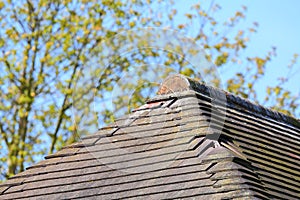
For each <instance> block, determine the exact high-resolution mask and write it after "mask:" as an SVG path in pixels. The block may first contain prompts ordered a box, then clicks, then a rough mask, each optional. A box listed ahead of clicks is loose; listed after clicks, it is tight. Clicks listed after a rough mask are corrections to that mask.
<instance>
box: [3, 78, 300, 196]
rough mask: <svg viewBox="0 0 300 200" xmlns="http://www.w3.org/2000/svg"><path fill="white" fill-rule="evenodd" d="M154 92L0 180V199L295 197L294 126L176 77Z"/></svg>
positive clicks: (299, 178) (299, 163)
mask: <svg viewBox="0 0 300 200" xmlns="http://www.w3.org/2000/svg"><path fill="white" fill-rule="evenodd" d="M171 83H172V84H171ZM173 83H175V84H173ZM159 93H160V94H159V95H158V96H156V97H154V98H153V99H151V100H149V101H148V103H147V104H145V105H143V106H141V107H140V108H137V109H135V110H133V113H131V114H129V115H126V116H124V117H121V118H119V119H118V120H116V122H115V123H113V124H111V125H109V126H108V127H104V128H102V129H100V130H99V131H98V132H97V133H95V134H92V135H89V136H86V137H84V138H83V139H82V140H81V141H79V142H78V143H74V144H72V145H69V146H67V147H65V148H63V149H62V150H61V151H58V152H57V153H55V154H53V155H49V156H47V157H46V160H44V161H41V162H39V163H37V164H36V165H33V166H32V167H29V168H28V169H27V170H26V171H25V172H22V173H20V174H18V175H16V176H14V177H12V178H11V179H10V180H8V181H6V182H5V183H3V184H1V185H0V199H27V198H28V199H70V198H74V199H76V198H77V199H87V198H88V199H120V198H126V199H145V198H147V199H191V198H192V199H299V198H300V188H299V185H300V145H299V144H300V123H299V122H298V121H297V120H295V119H293V118H291V117H288V116H285V115H283V114H281V113H277V112H274V111H272V110H269V109H266V108H264V107H262V106H260V105H256V104H253V103H251V102H249V101H247V100H244V99H242V98H240V97H237V96H234V95H232V94H229V93H227V92H225V91H222V90H219V89H215V88H212V87H210V86H206V85H204V84H201V83H197V82H195V81H193V80H191V79H189V78H185V77H183V76H180V75H175V76H174V77H170V78H169V79H167V80H166V81H165V82H164V83H163V85H162V87H161V88H160V90H159ZM224 97H226V99H225V100H226V101H225V103H224V102H221V101H218V98H220V99H221V100H224ZM222 98H223V99H222Z"/></svg>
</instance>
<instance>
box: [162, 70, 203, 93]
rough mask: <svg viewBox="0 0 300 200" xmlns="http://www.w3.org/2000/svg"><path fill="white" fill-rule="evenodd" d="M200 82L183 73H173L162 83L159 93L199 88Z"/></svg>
mask: <svg viewBox="0 0 300 200" xmlns="http://www.w3.org/2000/svg"><path fill="white" fill-rule="evenodd" d="M199 84H200V83H199V82H197V81H195V80H193V79H191V78H188V77H186V76H184V75H182V74H172V75H170V76H168V77H167V78H166V79H165V80H164V81H163V83H162V84H161V86H160V88H159V90H158V92H157V94H159V95H164V94H170V93H174V92H182V91H187V90H197V85H199Z"/></svg>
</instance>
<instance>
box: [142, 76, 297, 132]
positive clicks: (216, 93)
mask: <svg viewBox="0 0 300 200" xmlns="http://www.w3.org/2000/svg"><path fill="white" fill-rule="evenodd" d="M191 90H192V91H194V92H196V93H200V94H204V95H206V96H209V97H210V98H212V99H213V101H214V103H215V104H217V105H220V104H221V105H223V106H225V107H226V106H229V107H232V108H235V109H238V110H241V109H245V110H247V111H249V112H251V113H252V114H254V115H257V114H259V115H261V116H264V117H268V118H271V119H274V120H276V121H279V122H283V123H286V124H290V125H292V126H294V127H297V128H300V121H299V120H298V119H296V118H295V117H292V116H288V115H286V114H283V113H281V112H279V111H275V110H272V109H271V108H267V107H265V106H262V105H260V104H258V103H255V102H253V101H251V100H249V99H245V98H243V97H240V96H238V95H235V94H232V93H230V92H228V91H225V90H223V89H220V88H216V87H213V86H210V85H207V84H205V83H204V82H201V83H200V82H198V81H197V80H194V79H192V78H189V77H186V76H184V75H182V74H175V75H170V76H168V77H167V78H166V79H165V80H164V82H163V83H162V84H161V86H160V88H159V90H158V92H157V94H158V96H156V97H154V98H152V99H150V100H149V101H147V102H148V103H151V102H153V101H158V100H161V99H165V98H172V97H173V98H174V96H178V95H179V96H180V93H182V92H187V91H191ZM222 101H223V102H222ZM224 101H225V102H224ZM220 102H221V103H220Z"/></svg>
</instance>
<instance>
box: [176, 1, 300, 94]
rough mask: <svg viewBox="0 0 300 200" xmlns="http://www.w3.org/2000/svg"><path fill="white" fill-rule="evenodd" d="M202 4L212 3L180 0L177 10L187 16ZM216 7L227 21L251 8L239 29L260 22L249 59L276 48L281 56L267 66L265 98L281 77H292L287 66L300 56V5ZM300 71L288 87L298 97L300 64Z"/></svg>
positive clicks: (222, 3)
mask: <svg viewBox="0 0 300 200" xmlns="http://www.w3.org/2000/svg"><path fill="white" fill-rule="evenodd" d="M198 2H200V3H201V4H202V5H204V6H205V4H207V3H210V2H211V1H205V0H203V1H199V0H198V1H196V0H191V1H183V0H180V1H176V7H177V8H178V9H179V10H180V12H182V13H183V12H186V11H188V10H189V8H190V6H191V5H193V4H195V3H198ZM215 3H218V4H219V5H220V6H221V7H222V9H221V10H220V11H219V13H218V14H219V15H220V16H221V17H224V18H225V19H226V18H228V17H230V16H232V14H233V13H235V11H237V10H238V9H240V8H241V6H242V5H245V6H247V8H248V9H247V12H246V19H245V20H244V21H242V22H241V24H240V26H239V27H249V26H251V24H252V23H253V22H258V24H259V27H258V31H257V33H255V34H253V35H252V36H251V38H250V43H249V45H248V46H247V49H246V50H245V52H244V54H245V56H255V55H256V56H264V55H266V53H267V52H268V51H269V50H270V49H271V48H272V47H273V46H275V47H276V52H277V56H276V57H275V58H274V59H273V60H272V61H271V62H270V63H269V64H268V65H267V68H266V69H267V71H266V76H265V77H264V79H263V80H262V81H260V82H259V85H260V86H261V87H259V88H258V91H257V92H258V94H259V96H263V93H265V87H266V86H267V85H271V86H272V85H275V84H276V83H277V78H278V77H279V76H282V75H285V74H287V73H288V70H287V65H288V64H289V63H290V61H291V59H292V57H293V55H294V54H295V53H297V54H300V22H299V19H300V11H299V9H300V1H299V0H286V1H282V0H234V1H233V0H228V1H227V0H226V1H225V0H215ZM296 69H298V71H297V73H296V74H295V75H294V76H292V79H291V80H290V81H289V83H287V84H286V85H285V87H287V88H289V89H291V90H292V91H293V92H294V94H298V93H299V92H300V87H299V85H300V80H299V75H300V63H299V62H298V63H297V65H296ZM295 71H296V70H295ZM225 76H226V75H225ZM221 78H222V77H221ZM222 79H223V78H222ZM224 79H226V77H224Z"/></svg>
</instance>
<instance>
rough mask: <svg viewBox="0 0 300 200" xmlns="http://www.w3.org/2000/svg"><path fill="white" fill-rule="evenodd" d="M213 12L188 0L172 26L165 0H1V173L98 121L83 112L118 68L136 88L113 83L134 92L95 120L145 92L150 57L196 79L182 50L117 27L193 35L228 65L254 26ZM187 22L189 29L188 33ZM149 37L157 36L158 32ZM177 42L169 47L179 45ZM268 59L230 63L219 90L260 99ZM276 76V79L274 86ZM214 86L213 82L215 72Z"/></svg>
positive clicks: (282, 100) (115, 79)
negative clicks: (243, 26) (127, 45)
mask: <svg viewBox="0 0 300 200" xmlns="http://www.w3.org/2000/svg"><path fill="white" fill-rule="evenodd" d="M158 6H159V8H160V9H158ZM220 10H221V8H220V6H218V5H217V4H214V3H213V2H212V3H211V5H210V6H209V7H208V8H204V7H202V6H200V4H198V5H194V6H193V7H192V8H191V10H190V13H187V14H186V15H185V16H186V19H185V20H184V22H185V23H176V20H175V18H176V13H177V11H176V9H175V8H174V3H173V2H172V1H170V2H166V1H164V2H160V1H159V2H152V1H139V0H128V1H112V0H103V1H101V2H99V1H96V0H95V1H86V0H61V1H57V0H49V1H32V0H21V1H20V0H18V1H17V0H15V1H12V0H7V1H0V12H1V14H0V19H1V20H0V25H1V31H0V85H1V86H0V87H1V89H0V91H1V93H0V119H1V121H0V131H1V143H0V145H1V148H2V151H1V160H0V162H1V164H0V166H2V168H1V174H2V177H1V178H0V180H1V179H4V178H8V177H10V176H12V175H13V174H16V173H18V172H21V171H23V170H24V168H25V166H26V165H29V164H31V163H32V162H35V161H36V160H38V159H40V156H43V155H45V154H48V153H53V152H55V151H56V150H58V149H60V148H61V147H62V146H64V145H67V144H69V143H72V142H74V141H76V140H78V139H79V135H78V134H77V133H78V132H79V131H80V134H85V133H87V132H91V128H90V127H95V126H96V127H97V124H98V120H99V119H97V116H96V117H95V116H90V115H89V113H90V112H91V103H92V102H93V101H94V98H98V100H99V99H100V103H101V101H103V99H106V98H110V94H111V93H112V91H114V89H115V88H114V86H116V85H118V83H119V82H120V81H122V77H121V74H124V72H126V73H127V74H130V73H132V66H135V65H139V66H141V67H140V68H139V70H138V71H134V73H135V74H137V75H136V77H138V79H136V80H135V79H134V81H140V82H139V83H138V84H137V85H138V86H139V87H136V86H137V85H134V84H133V82H126V83H124V84H122V85H119V87H118V90H123V91H127V90H128V91H134V92H133V94H129V95H127V96H126V95H124V93H122V94H123V95H122V96H118V95H116V96H115V97H114V98H113V101H114V102H115V103H116V105H118V106H117V107H113V108H112V107H110V106H108V107H106V108H103V107H102V109H100V110H97V111H98V112H100V113H99V114H98V115H101V116H104V117H103V118H100V119H101V120H103V121H106V122H110V121H112V120H114V118H115V115H114V114H116V113H118V112H119V111H121V112H123V111H124V109H125V112H126V111H129V110H128V109H127V108H126V107H131V108H133V107H137V106H138V105H140V104H142V103H143V101H144V100H145V99H146V98H147V97H148V96H149V95H150V94H152V93H153V90H149V89H146V88H149V85H151V84H152V85H153V83H151V81H149V80H148V79H147V75H149V74H148V72H149V63H151V62H154V63H155V62H158V63H163V65H164V67H156V68H153V70H156V71H155V74H159V77H161V78H163V77H165V76H167V75H168V74H169V73H171V72H177V73H182V74H185V75H188V76H194V77H198V76H199V74H197V72H196V71H195V70H193V68H192V67H191V66H190V65H189V63H188V62H187V61H186V59H185V57H186V56H188V55H187V54H188V53H187V52H182V54H181V55H178V54H174V53H172V52H170V51H169V52H168V51H163V50H160V49H155V48H154V49H153V48H142V47H143V45H144V46H145V45H147V44H145V42H146V43H147V41H144V40H143V39H142V38H143V37H140V36H139V35H138V34H139V33H140V32H134V31H131V32H130V33H131V34H132V35H128V34H127V35H126V36H127V37H128V36H130V37H128V38H122V34H121V35H117V34H118V33H120V32H122V31H126V30H132V29H138V28H142V27H149V26H152V27H153V26H155V27H158V28H164V27H171V28H173V29H176V30H178V31H179V33H180V34H187V33H188V32H192V33H191V35H192V38H193V40H194V41H196V42H197V44H198V45H200V46H201V47H203V48H204V49H205V50H206V52H207V54H206V59H208V60H209V61H211V62H214V63H215V65H216V66H217V67H218V68H224V67H228V66H236V63H238V62H239V60H240V53H241V52H242V50H243V49H245V48H246V47H247V45H248V43H249V34H251V33H253V32H256V28H257V25H256V24H254V25H253V27H250V28H249V29H247V30H239V29H238V24H239V21H240V20H242V19H243V18H245V12H246V8H245V7H243V8H242V9H241V10H240V11H237V12H236V13H234V15H233V17H232V18H230V20H229V21H225V22H221V21H216V19H215V18H214V14H215V13H216V12H219V11H220ZM198 21H200V23H196V22H198ZM196 24H199V27H198V31H192V30H191V27H192V26H194V25H195V26H196ZM116 35H117V36H116ZM153 36H154V37H158V35H157V32H156V33H154V35H153ZM153 36H148V37H149V38H151V37H153ZM116 37H117V38H118V39H117V40H114V38H116ZM130 38H131V39H132V41H131V42H132V43H133V44H136V45H137V46H138V47H141V48H137V49H131V53H130V54H125V55H120V52H121V53H124V52H122V51H121V50H120V49H122V44H124V41H125V40H126V41H128V40H130ZM133 41H135V42H136V43H134V42H133ZM143 42H144V43H143ZM139 45H140V46H139ZM166 45H167V44H166ZM182 46H184V44H181V45H180V44H179V45H178V48H179V50H178V52H180V51H181V50H180V48H181V47H182ZM166 48H167V47H166ZM107 49H110V51H109V52H108V54H107ZM105 52H106V53H105ZM189 53H192V51H190V52H189ZM273 56H274V52H273V51H270V52H269V53H267V55H266V56H265V57H253V58H250V57H249V58H246V62H247V64H246V65H247V67H246V68H234V69H232V70H234V71H236V76H234V77H232V78H230V79H229V80H227V84H226V87H227V89H228V90H229V91H230V92H233V93H235V94H239V95H242V96H244V97H246V98H250V99H252V100H254V101H259V100H258V99H257V97H256V92H255V86H256V84H257V81H258V80H259V79H260V78H261V77H263V76H264V73H265V67H266V65H267V63H268V62H269V61H270V60H271V59H272V57H273ZM108 58H109V59H108ZM296 58H297V56H295V59H294V61H293V65H292V66H291V67H293V66H294V64H295V63H296ZM108 60H109V61H108ZM95 63H96V64H97V65H95ZM147 63H148V64H147ZM165 66H167V67H165ZM87 68H89V70H88V71H87ZM143 74H144V75H143ZM285 81H287V79H284V78H283V79H281V83H284V82H285ZM213 83H214V84H215V85H216V86H218V85H220V82H219V80H217V79H215V80H214V82H213ZM267 92H268V94H270V95H268V96H266V98H265V102H264V104H270V105H271V106H273V108H275V109H278V110H280V111H283V112H286V113H288V114H294V115H295V114H296V112H297V106H298V104H299V101H297V98H296V97H295V96H292V94H293V93H292V92H291V91H288V90H286V89H283V88H282V87H280V84H279V85H277V86H275V87H268V88H267ZM130 95H131V97H130ZM124 99H125V100H124ZM129 99H131V100H129ZM124 102H129V103H124ZM260 103H263V102H260ZM128 104H130V106H129V105H128ZM72 108H73V110H72ZM93 115H95V114H93ZM96 115H97V114H96ZM83 119H84V120H83ZM73 120H74V121H75V122H77V123H75V124H74V123H73ZM79 127H80V130H79Z"/></svg>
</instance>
